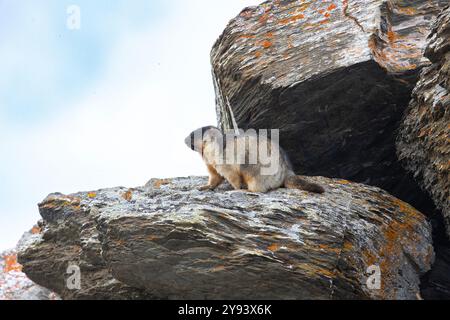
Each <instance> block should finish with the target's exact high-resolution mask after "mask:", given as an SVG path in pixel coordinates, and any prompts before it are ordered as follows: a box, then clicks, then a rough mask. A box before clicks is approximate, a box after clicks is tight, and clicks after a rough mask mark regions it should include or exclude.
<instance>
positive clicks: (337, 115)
mask: <svg viewBox="0 0 450 320" xmlns="http://www.w3.org/2000/svg"><path fill="white" fill-rule="evenodd" d="M446 4H448V0H410V1H404V0H387V1H386V0H343V1H337V0H333V1H322V0H320V1H319V0H302V1H293V0H291V1H289V0H284V1H277V0H273V1H267V2H264V3H263V4H261V5H259V6H256V7H250V8H246V9H244V10H243V11H242V12H241V13H240V14H239V15H238V16H237V17H236V18H235V19H233V20H232V21H231V22H230V23H229V25H228V26H227V28H226V29H225V31H224V33H223V34H222V36H221V37H220V38H219V39H218V41H217V42H216V44H215V45H214V48H213V50H212V53H211V59H212V65H213V76H214V82H215V87H216V93H217V112H218V117H219V123H220V124H221V126H222V127H223V128H224V129H228V128H230V127H231V123H232V122H231V112H229V107H227V102H229V105H230V106H231V109H232V110H233V113H234V116H235V118H236V121H237V123H238V125H239V126H240V127H241V128H244V129H245V128H256V129H271V128H275V129H280V130H281V145H282V146H283V147H284V149H286V151H287V153H288V154H289V155H290V157H291V158H292V162H293V164H294V166H295V168H296V170H297V172H299V173H302V174H308V175H323V176H327V177H341V178H346V179H350V180H352V181H357V182H364V183H366V184H370V185H375V186H379V187H382V188H384V189H385V190H388V191H389V192H391V193H392V194H394V195H396V196H398V197H400V198H401V199H403V200H405V201H407V202H408V203H411V204H413V205H414V206H415V207H417V208H423V210H424V211H425V212H426V213H429V212H431V211H432V210H433V205H432V203H431V201H430V200H429V198H427V196H424V193H423V192H422V191H421V190H420V188H419V187H418V186H417V184H416V183H415V182H414V180H413V179H412V177H408V175H407V174H406V173H405V171H404V170H403V168H402V167H401V165H400V164H399V163H398V161H397V157H396V150H395V132H396V130H397V129H398V126H399V123H400V120H401V117H402V114H403V111H404V110H405V108H406V107H407V106H408V103H409V101H410V94H411V91H412V89H413V87H414V85H415V83H416V80H417V75H418V72H419V70H420V69H421V67H423V66H425V65H427V64H428V63H429V62H428V60H427V59H426V58H424V57H423V49H424V47H425V44H426V41H425V40H426V37H427V36H428V34H429V31H430V24H431V21H432V19H433V17H435V16H437V14H438V13H439V12H440V11H441V9H442V8H443V7H444V5H446Z"/></svg>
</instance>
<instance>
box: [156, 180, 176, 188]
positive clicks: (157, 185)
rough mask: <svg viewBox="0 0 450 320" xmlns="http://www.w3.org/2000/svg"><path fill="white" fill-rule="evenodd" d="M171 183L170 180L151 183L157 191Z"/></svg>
mask: <svg viewBox="0 0 450 320" xmlns="http://www.w3.org/2000/svg"><path fill="white" fill-rule="evenodd" d="M171 182H172V181H171V180H170V179H160V180H156V181H155V182H154V183H153V186H154V187H155V188H157V189H159V188H161V187H162V186H165V185H168V184H170V183H171Z"/></svg>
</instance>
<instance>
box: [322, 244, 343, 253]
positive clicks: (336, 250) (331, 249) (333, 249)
mask: <svg viewBox="0 0 450 320" xmlns="http://www.w3.org/2000/svg"><path fill="white" fill-rule="evenodd" d="M318 247H319V249H321V250H324V251H329V252H334V253H339V252H341V249H340V248H333V247H330V246H329V245H326V244H319V245H318Z"/></svg>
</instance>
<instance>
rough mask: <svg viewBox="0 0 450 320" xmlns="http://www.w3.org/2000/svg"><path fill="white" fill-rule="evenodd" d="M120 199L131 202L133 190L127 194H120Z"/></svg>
mask: <svg viewBox="0 0 450 320" xmlns="http://www.w3.org/2000/svg"><path fill="white" fill-rule="evenodd" d="M122 198H124V199H125V200H127V201H131V200H132V199H133V190H132V189H129V190H128V191H127V192H125V193H124V194H122Z"/></svg>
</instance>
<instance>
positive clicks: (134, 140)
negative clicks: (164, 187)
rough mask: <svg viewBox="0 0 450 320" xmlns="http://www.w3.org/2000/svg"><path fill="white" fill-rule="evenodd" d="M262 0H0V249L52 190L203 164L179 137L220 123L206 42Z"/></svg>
mask: <svg viewBox="0 0 450 320" xmlns="http://www.w3.org/2000/svg"><path fill="white" fill-rule="evenodd" d="M260 2H261V1H257V0H207V1H206V0H201V1H200V0H133V1H129V0H128V1H125V0H95V1H92V0H80V1H76V0H71V1H64V0H40V1H36V0H20V1H18V0H0V251H1V250H2V249H7V248H11V247H14V245H15V243H16V242H17V240H18V239H19V238H20V236H21V235H22V233H23V232H24V231H27V230H29V229H30V228H31V227H32V226H33V225H34V224H35V223H36V222H37V220H39V219H40V216H39V213H38V209H37V203H38V202H40V201H42V200H43V199H44V198H45V197H46V196H47V194H49V193H52V192H61V193H66V194H69V193H73V192H77V191H89V190H96V189H99V188H103V187H114V186H126V187H133V186H139V185H143V184H145V183H146V182H147V180H149V179H150V178H158V177H159V178H166V177H176V176H189V175H206V170H205V169H204V166H203V164H202V161H201V159H199V157H198V155H196V154H194V153H193V152H192V151H190V150H189V149H188V148H186V147H185V146H184V144H183V140H184V137H185V136H187V135H188V134H189V133H190V132H191V131H192V130H193V129H195V128H197V127H201V126H204V125H209V124H216V114H215V105H214V103H215V101H214V88H213V85H212V79H211V71H210V70H211V67H210V59H209V53H210V50H211V47H212V45H213V43H214V41H215V40H216V39H217V37H218V36H219V35H220V34H221V32H222V31H223V29H224V28H225V26H226V24H227V22H228V21H229V20H230V19H231V18H233V17H234V16H236V15H237V14H238V13H239V12H240V11H241V10H242V9H243V8H244V7H246V6H249V5H256V4H258V3H260ZM70 5H77V6H78V7H79V8H80V9H81V29H79V30H70V29H69V28H68V27H67V20H68V18H69V16H70V15H69V14H68V13H67V9H68V7H69V6H70Z"/></svg>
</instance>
